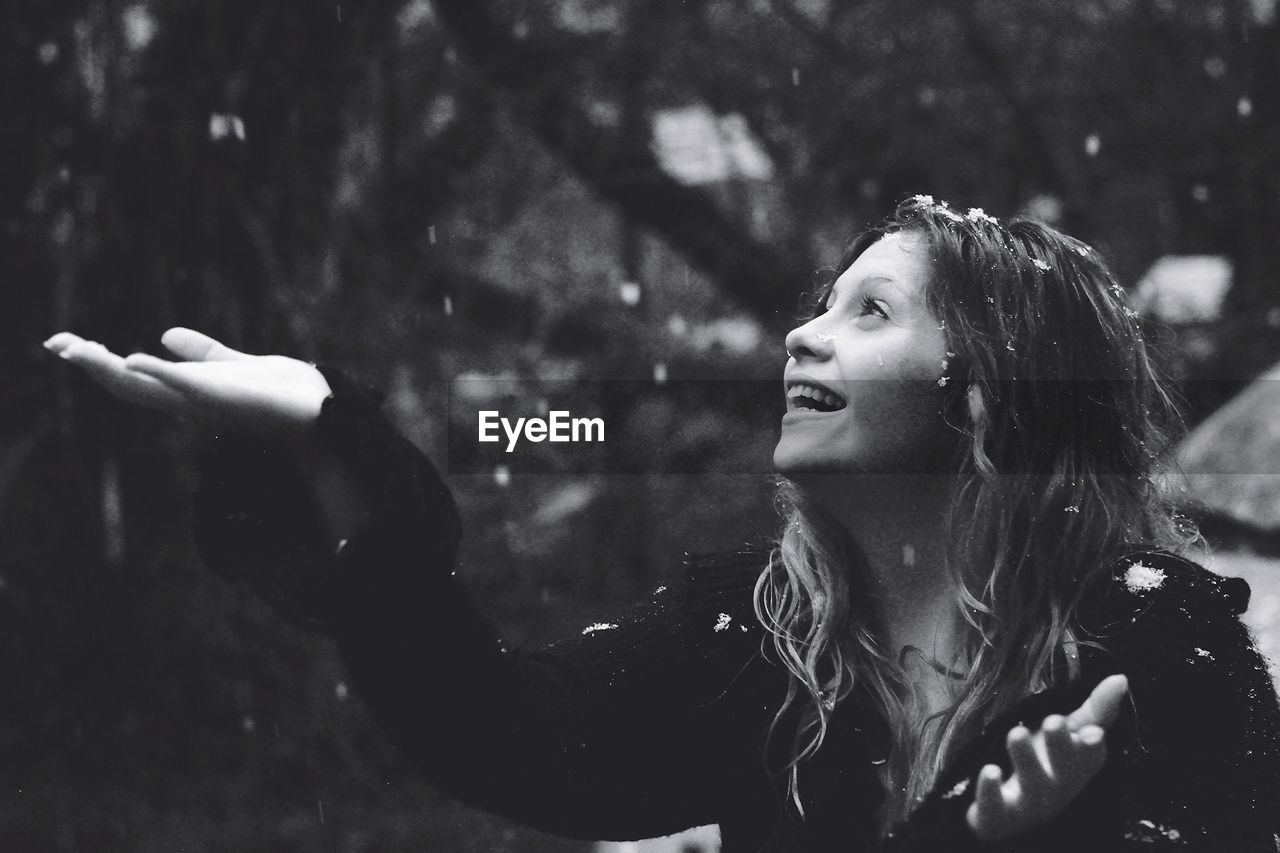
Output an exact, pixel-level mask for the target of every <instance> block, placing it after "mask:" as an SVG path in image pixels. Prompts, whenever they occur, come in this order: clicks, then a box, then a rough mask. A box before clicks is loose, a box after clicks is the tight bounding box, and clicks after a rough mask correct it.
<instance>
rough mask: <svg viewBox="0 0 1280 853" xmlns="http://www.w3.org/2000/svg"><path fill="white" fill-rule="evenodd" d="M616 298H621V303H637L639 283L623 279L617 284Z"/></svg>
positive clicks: (638, 301) (633, 304)
mask: <svg viewBox="0 0 1280 853" xmlns="http://www.w3.org/2000/svg"><path fill="white" fill-rule="evenodd" d="M618 298H619V299H621V300H622V304H623V305H629V306H635V305H639V304H640V285H639V284H637V283H636V282H634V281H624V282H623V283H622V284H620V285H618Z"/></svg>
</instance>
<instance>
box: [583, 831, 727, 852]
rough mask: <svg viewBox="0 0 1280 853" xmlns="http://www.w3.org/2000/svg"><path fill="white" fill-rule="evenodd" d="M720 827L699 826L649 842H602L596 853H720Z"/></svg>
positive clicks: (597, 846) (598, 845)
mask: <svg viewBox="0 0 1280 853" xmlns="http://www.w3.org/2000/svg"><path fill="white" fill-rule="evenodd" d="M719 850H720V827H718V826H699V827H697V828H695V829H690V830H688V831H686V832H679V833H676V834H675V835H667V836H664V837H662V838H652V839H649V840H648V841H601V842H600V843H598V844H597V845H596V853H719Z"/></svg>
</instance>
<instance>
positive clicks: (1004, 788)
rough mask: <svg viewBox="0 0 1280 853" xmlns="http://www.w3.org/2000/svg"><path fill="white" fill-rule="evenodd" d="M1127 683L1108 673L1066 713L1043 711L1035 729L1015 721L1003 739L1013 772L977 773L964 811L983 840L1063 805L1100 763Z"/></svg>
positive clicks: (991, 769)
mask: <svg viewBox="0 0 1280 853" xmlns="http://www.w3.org/2000/svg"><path fill="white" fill-rule="evenodd" d="M1128 689H1129V682H1128V680H1127V679H1126V678H1125V677H1124V676H1123V675H1112V676H1108V677H1107V678H1104V679H1103V680H1102V681H1101V682H1099V683H1098V686H1097V687H1095V688H1094V689H1093V692H1092V693H1090V694H1089V698H1088V699H1086V700H1085V701H1084V704H1083V705H1081V706H1080V707H1079V708H1077V709H1076V710H1075V711H1073V712H1072V713H1071V714H1070V715H1068V716H1066V717H1064V716H1062V715H1061V714H1054V715H1052V716H1049V717H1046V718H1045V720H1044V722H1043V723H1042V724H1041V726H1040V729H1039V730H1038V731H1036V732H1035V733H1032V732H1031V731H1030V730H1029V729H1028V728H1027V727H1026V726H1015V727H1014V728H1013V729H1012V730H1011V731H1010V732H1009V737H1008V740H1007V745H1008V749H1009V757H1010V758H1011V759H1012V760H1013V774H1012V775H1011V776H1010V777H1009V778H1008V779H1007V780H1006V779H1005V778H1004V774H1003V772H1002V771H1001V770H1000V768H999V767H997V766H996V765H994V764H988V765H987V766H986V767H983V768H982V772H981V773H979V774H978V789H977V792H976V793H975V794H974V798H973V805H971V806H969V811H968V814H967V815H966V817H967V819H968V822H969V828H970V829H972V830H973V832H974V834H975V835H977V836H978V837H979V838H980V839H982V840H983V841H998V840H1000V839H1002V838H1008V837H1010V836H1012V835H1017V834H1018V833H1020V832H1025V831H1026V830H1028V829H1031V828H1032V827H1034V826H1035V825H1037V824H1039V823H1043V822H1044V821H1046V820H1048V819H1049V818H1051V817H1053V816H1054V815H1056V814H1058V813H1059V812H1061V811H1062V810H1063V809H1065V808H1066V807H1067V805H1068V804H1069V803H1070V802H1071V801H1072V800H1073V799H1075V797H1076V795H1077V794H1079V793H1080V791H1081V790H1083V788H1084V786H1085V785H1086V784H1087V783H1088V782H1089V780H1090V779H1092V778H1093V777H1094V776H1095V775H1096V774H1097V772H1098V771H1099V770H1101V769H1102V765H1103V763H1104V762H1105V761H1106V757H1107V747H1106V742H1105V735H1106V730H1107V729H1108V728H1109V727H1110V726H1111V724H1112V723H1114V722H1115V720H1116V717H1117V715H1118V714H1119V712H1120V701H1121V700H1122V699H1123V698H1124V695H1125V692H1126V691H1127V690H1128Z"/></svg>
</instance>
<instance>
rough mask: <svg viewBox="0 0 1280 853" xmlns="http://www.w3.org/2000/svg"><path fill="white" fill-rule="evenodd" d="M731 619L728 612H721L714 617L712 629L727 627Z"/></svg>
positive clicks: (719, 629) (720, 629)
mask: <svg viewBox="0 0 1280 853" xmlns="http://www.w3.org/2000/svg"><path fill="white" fill-rule="evenodd" d="M732 621H733V617H731V616H730V615H729V614H728V613H721V614H720V615H719V616H718V617H717V618H716V627H715V628H714V629H713V630H716V631H723V630H725V629H726V628H728V627H729V623H730V622H732Z"/></svg>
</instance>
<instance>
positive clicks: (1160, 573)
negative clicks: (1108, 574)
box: [1124, 563, 1164, 592]
mask: <svg viewBox="0 0 1280 853" xmlns="http://www.w3.org/2000/svg"><path fill="white" fill-rule="evenodd" d="M1124 585H1125V586H1126V587H1128V589H1129V592H1144V591H1146V590H1149V589H1159V588H1160V587H1162V586H1164V570H1163V569H1154V568H1152V567H1151V566H1147V565H1143V564H1142V563H1134V564H1133V565H1131V566H1130V567H1129V569H1128V571H1126V572H1125V575H1124Z"/></svg>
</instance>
